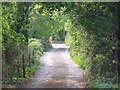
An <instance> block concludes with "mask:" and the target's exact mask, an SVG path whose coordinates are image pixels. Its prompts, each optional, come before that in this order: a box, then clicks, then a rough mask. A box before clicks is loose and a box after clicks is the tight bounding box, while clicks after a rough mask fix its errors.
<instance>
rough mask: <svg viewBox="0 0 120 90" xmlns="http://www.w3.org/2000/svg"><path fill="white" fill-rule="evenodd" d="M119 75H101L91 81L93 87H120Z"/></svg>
mask: <svg viewBox="0 0 120 90" xmlns="http://www.w3.org/2000/svg"><path fill="white" fill-rule="evenodd" d="M116 80H117V77H113V78H105V77H100V78H98V79H96V80H93V81H92V82H91V83H92V84H91V85H92V86H91V88H118V83H117V81H116Z"/></svg>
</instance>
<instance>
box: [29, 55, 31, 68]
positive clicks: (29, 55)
mask: <svg viewBox="0 0 120 90" xmlns="http://www.w3.org/2000/svg"><path fill="white" fill-rule="evenodd" d="M29 66H30V67H31V59H30V54H29Z"/></svg>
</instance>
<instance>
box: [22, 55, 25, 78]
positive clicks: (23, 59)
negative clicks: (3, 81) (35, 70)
mask: <svg viewBox="0 0 120 90" xmlns="http://www.w3.org/2000/svg"><path fill="white" fill-rule="evenodd" d="M22 61H23V78H25V58H24V54H23V55H22Z"/></svg>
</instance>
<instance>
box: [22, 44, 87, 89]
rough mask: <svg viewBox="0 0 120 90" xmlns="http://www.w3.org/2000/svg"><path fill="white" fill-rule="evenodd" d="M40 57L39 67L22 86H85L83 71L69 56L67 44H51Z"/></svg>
mask: <svg viewBox="0 0 120 90" xmlns="http://www.w3.org/2000/svg"><path fill="white" fill-rule="evenodd" d="M53 47H54V48H53V49H51V50H49V51H48V52H45V53H44V54H43V56H42V57H41V58H40V62H41V68H40V70H38V72H37V73H36V74H35V75H34V77H33V79H32V80H29V81H28V82H27V83H26V84H25V85H23V88H85V87H87V86H86V85H87V84H86V76H85V71H83V70H82V69H80V67H79V66H78V65H77V64H76V63H75V62H74V61H73V60H72V59H71V58H70V55H69V52H68V46H66V45H65V44H53Z"/></svg>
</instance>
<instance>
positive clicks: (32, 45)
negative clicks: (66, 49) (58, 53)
mask: <svg viewBox="0 0 120 90" xmlns="http://www.w3.org/2000/svg"><path fill="white" fill-rule="evenodd" d="M28 43H29V44H28V48H29V52H30V53H32V51H35V53H39V54H40V55H42V53H43V50H44V47H43V45H42V42H41V41H40V40H39V39H35V38H30V39H29V42H28Z"/></svg>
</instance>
